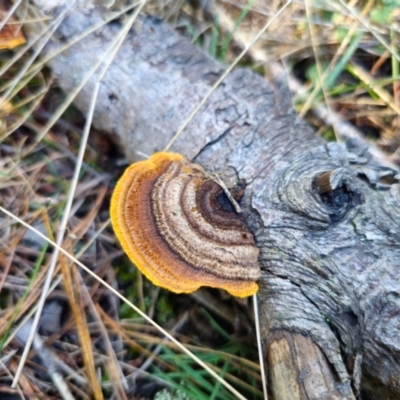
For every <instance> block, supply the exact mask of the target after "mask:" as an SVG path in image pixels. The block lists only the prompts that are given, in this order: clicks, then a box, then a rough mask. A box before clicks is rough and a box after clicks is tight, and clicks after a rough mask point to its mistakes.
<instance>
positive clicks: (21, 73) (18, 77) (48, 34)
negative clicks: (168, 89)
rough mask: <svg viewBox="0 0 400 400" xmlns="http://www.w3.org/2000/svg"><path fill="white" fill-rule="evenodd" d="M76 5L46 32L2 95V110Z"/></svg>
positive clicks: (0, 100)
mask: <svg viewBox="0 0 400 400" xmlns="http://www.w3.org/2000/svg"><path fill="white" fill-rule="evenodd" d="M74 4H75V2H72V3H71V4H70V6H69V7H68V8H66V9H65V10H64V12H62V13H61V14H60V15H59V16H58V17H57V19H56V20H55V21H54V24H53V25H50V26H49V30H48V32H46V34H45V35H44V37H43V38H42V42H41V43H40V45H38V46H37V47H36V49H35V51H34V52H33V53H32V55H31V56H30V57H29V59H28V61H27V62H26V63H25V65H24V66H23V67H22V68H21V69H20V71H19V72H18V74H17V75H16V76H15V77H14V78H13V79H12V81H11V82H12V83H11V85H10V86H9V87H8V89H7V90H6V92H5V93H4V94H3V95H2V97H1V98H0V109H1V107H2V106H3V104H4V103H5V102H6V101H9V100H10V99H9V96H10V94H12V91H13V90H14V89H15V87H16V86H17V85H18V83H19V82H20V80H21V79H22V77H23V76H24V75H25V73H26V71H27V70H28V69H29V67H30V66H31V65H32V63H33V62H34V61H35V59H36V58H37V57H38V56H39V54H40V52H41V51H42V50H43V48H44V46H45V45H46V44H47V42H48V40H50V38H51V36H52V34H53V33H54V32H55V31H56V29H57V28H58V27H59V25H60V24H61V22H62V21H63V19H64V17H65V15H66V14H67V12H68V11H69V10H70V9H71V7H73V5H74Z"/></svg>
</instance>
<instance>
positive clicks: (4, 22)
mask: <svg viewBox="0 0 400 400" xmlns="http://www.w3.org/2000/svg"><path fill="white" fill-rule="evenodd" d="M21 3H22V0H18V1H16V2H15V3H14V4H13V6H12V7H11V8H10V10H9V11H8V13H7V14H6V15H5V17H4V19H3V20H2V21H1V22H0V31H1V30H2V29H3V28H4V26H5V25H6V23H7V21H8V20H9V19H10V18H11V16H12V15H13V14H14V12H15V10H16V9H17V8H18V7H19V5H20V4H21Z"/></svg>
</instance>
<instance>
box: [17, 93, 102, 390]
mask: <svg viewBox="0 0 400 400" xmlns="http://www.w3.org/2000/svg"><path fill="white" fill-rule="evenodd" d="M96 98H97V91H94V93H93V98H92V100H93V101H92V102H91V103H90V108H89V111H88V116H87V120H86V124H85V128H84V130H83V134H82V140H81V144H80V148H79V154H78V157H77V160H76V166H75V170H74V175H73V178H72V181H71V187H70V190H69V194H68V198H67V203H66V205H65V209H64V213H63V217H62V220H61V223H60V227H59V231H58V234H57V239H56V242H57V245H58V247H60V246H61V245H62V242H63V240H64V234H65V231H66V227H67V223H68V219H69V214H70V210H71V207H72V202H73V200H74V194H75V190H76V186H77V184H78V179H79V175H80V171H81V167H82V161H83V157H84V155H85V150H86V144H87V140H88V137H89V132H90V126H91V124H92V118H93V113H94V107H95V104H96V102H95V100H96ZM58 255H59V249H58V248H56V249H55V250H54V253H53V255H52V259H51V263H50V266H49V269H48V272H47V276H46V280H45V282H44V284H43V290H42V294H41V296H40V299H39V302H38V308H37V311H36V314H35V316H34V319H33V323H32V328H31V331H30V334H29V337H28V340H27V342H26V345H25V348H24V352H23V353H22V357H21V361H20V363H19V365H18V369H17V372H16V374H15V378H14V381H13V383H12V387H15V385H16V384H17V382H18V379H19V377H20V375H21V373H22V369H23V367H24V365H25V361H26V358H27V357H28V353H29V350H30V348H31V345H32V341H33V339H34V337H35V334H36V331H37V327H38V324H39V319H40V316H41V314H42V311H43V307H44V303H45V301H46V298H47V295H48V291H49V287H50V284H51V281H52V279H53V274H54V271H55V268H56V265H57V260H58Z"/></svg>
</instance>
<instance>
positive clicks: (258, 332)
mask: <svg viewBox="0 0 400 400" xmlns="http://www.w3.org/2000/svg"><path fill="white" fill-rule="evenodd" d="M253 308H254V324H255V326H256V337H257V349H258V358H259V360H260V373H261V381H262V388H263V393H264V400H268V392H267V375H266V373H265V372H266V371H265V363H264V356H263V346H262V341H261V329H260V317H259V313H258V299H257V294H253Z"/></svg>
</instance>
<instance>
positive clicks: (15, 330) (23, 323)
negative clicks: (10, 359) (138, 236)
mask: <svg viewBox="0 0 400 400" xmlns="http://www.w3.org/2000/svg"><path fill="white" fill-rule="evenodd" d="M110 221H111V220H110V219H108V220H107V221H106V222H104V223H103V224H102V225H101V227H100V228H99V230H98V231H97V232H96V233H95V234H94V235H93V237H92V238H91V239H90V240H89V242H88V243H86V244H85V245H84V246H83V247H82V248H81V250H80V251H79V252H78V253H77V254H76V256H75V257H76V258H80V257H81V256H82V255H83V254H84V253H85V252H86V250H87V249H88V248H89V247H90V246H91V245H92V244H93V242H94V241H95V240H96V239H97V237H98V236H99V235H100V234H101V233H102V232H103V231H104V229H106V228H107V226H108V225H109V224H110ZM61 281H62V275H58V277H57V278H56V279H55V280H54V282H53V283H52V285H51V286H50V288H49V292H48V295H49V294H50V293H52V292H53V291H54V290H55V288H56V287H57V286H58V285H59V284H60V283H61ZM37 308H38V304H37V303H36V304H35V305H34V306H33V307H32V308H31V309H30V310H29V311H28V312H27V314H26V315H25V317H24V318H23V319H22V320H21V322H20V323H19V324H18V326H17V327H16V328H15V329H14V330H13V332H11V333H10V335H9V336H8V338H7V340H6V341H5V342H4V348H6V347H7V346H8V345H9V344H10V343H11V341H12V340H13V339H14V337H15V336H16V334H17V333H18V331H19V330H20V329H21V327H23V326H24V325H25V324H26V323H27V322H28V321H29V319H30V318H31V317H32V315H33V314H34V313H35V311H36V310H37Z"/></svg>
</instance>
